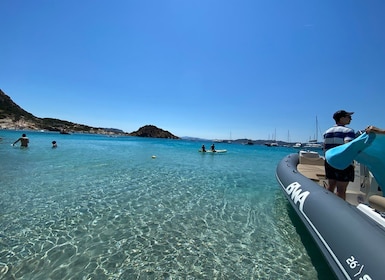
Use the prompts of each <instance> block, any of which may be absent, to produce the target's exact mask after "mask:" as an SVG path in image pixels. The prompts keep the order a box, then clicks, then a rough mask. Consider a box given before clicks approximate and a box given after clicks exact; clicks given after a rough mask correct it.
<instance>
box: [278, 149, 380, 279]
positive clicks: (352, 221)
mask: <svg viewBox="0 0 385 280" xmlns="http://www.w3.org/2000/svg"><path fill="white" fill-rule="evenodd" d="M324 160H325V158H324V157H323V156H321V155H319V154H318V153H317V152H312V151H300V152H299V153H293V154H290V155H288V156H286V157H285V158H283V159H282V160H281V162H280V163H279V164H278V166H277V169H276V177H277V180H278V182H279V184H280V186H281V188H282V191H283V193H284V195H285V196H286V198H287V200H288V201H289V202H290V204H291V206H292V208H293V209H294V210H295V212H296V214H297V215H298V217H299V218H300V219H301V220H302V222H303V223H304V225H305V227H306V228H307V230H308V232H309V233H310V235H311V236H312V238H313V240H314V241H315V243H316V245H317V246H318V248H319V249H320V251H321V253H322V254H323V256H324V257H325V259H326V261H327V263H328V264H329V266H330V268H331V269H332V271H333V272H334V274H335V275H336V277H337V278H338V279H357V280H370V279H385V213H384V211H385V198H384V197H383V194H382V191H381V190H380V186H379V185H378V183H377V181H376V178H375V177H374V176H373V174H372V173H371V172H370V170H368V168H367V167H366V166H364V165H362V164H360V163H359V162H357V161H354V164H355V180H354V182H352V183H350V184H349V186H348V189H347V196H346V201H344V200H343V199H341V198H339V197H338V196H337V195H336V194H333V193H331V192H330V191H328V190H326V188H325V187H324V186H325V184H327V180H326V178H325V171H324ZM350 160H353V158H351V159H350ZM328 162H329V161H328ZM350 163H351V162H350ZM382 172H384V171H382Z"/></svg>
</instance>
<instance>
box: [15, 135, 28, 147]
mask: <svg viewBox="0 0 385 280" xmlns="http://www.w3.org/2000/svg"><path fill="white" fill-rule="evenodd" d="M19 141H20V143H21V144H20V147H25V148H26V147H28V144H29V139H28V137H27V135H26V134H25V133H23V135H21V137H20V138H19V139H17V140H16V141H15V142H13V144H12V146H15V144H16V143H17V142H19Z"/></svg>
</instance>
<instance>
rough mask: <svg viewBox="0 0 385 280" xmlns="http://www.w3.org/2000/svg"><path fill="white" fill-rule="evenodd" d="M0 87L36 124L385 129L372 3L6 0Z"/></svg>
mask: <svg viewBox="0 0 385 280" xmlns="http://www.w3.org/2000/svg"><path fill="white" fill-rule="evenodd" d="M0 11H2V17H1V24H0V34H1V44H0V65H1V67H0V88H1V89H2V90H3V91H4V92H5V93H6V94H7V95H9V96H10V97H11V98H12V99H13V100H14V101H15V102H16V103H17V104H18V105H20V106H21V107H22V108H24V109H25V110H27V111H29V112H30V113H32V114H34V115H35V116H37V117H52V118H58V119H63V120H68V121H72V122H76V123H82V124H87V125H91V126H97V127H114V128H120V129H122V130H124V131H127V132H131V131H134V130H137V129H138V128H139V127H141V126H143V125H147V124H152V125H156V126H157V127H159V128H162V129H165V130H168V131H170V132H171V133H173V134H175V135H177V136H195V137H202V138H209V139H217V138H218V139H223V138H225V139H228V138H230V136H231V138H232V139H238V138H250V139H272V138H274V135H276V136H275V138H276V139H277V140H284V141H287V140H291V141H293V142H295V141H303V142H304V141H307V140H309V138H313V137H315V135H316V129H315V119H316V117H317V118H318V124H319V133H318V138H319V139H320V138H321V136H320V134H321V133H322V132H323V131H324V130H326V129H327V128H328V127H329V126H331V125H333V119H332V115H333V113H334V112H335V111H336V110H338V109H345V110H348V111H354V112H355V114H354V115H353V121H352V123H351V125H350V126H351V127H352V128H354V129H356V130H358V129H362V128H364V127H366V126H367V125H369V124H372V125H376V126H379V127H382V128H385V118H384V116H385V114H384V105H385V17H384V16H383V13H384V11H385V2H384V1H382V0H372V1H359V0H353V1H351V0H349V1H348V0H341V1H334V0H333V1H332V0H322V1H321V0H319V1H308V0H290V1H289V0H286V1H278V0H277V1H274V0H272V1H262V0H240V1H239V0H237V1H233V0H229V1H223V0H195V1H191V0H190V1H189V0H183V1H182V0H147V1H146V0H143V1H139V0H138V1H130V0H114V1H104V0H99V1H98V0H96V1H95V0H82V1H78V0H76V1H75V0H66V1H59V0H57V1H53V0H34V1H29V0H20V1H14V0H2V1H0Z"/></svg>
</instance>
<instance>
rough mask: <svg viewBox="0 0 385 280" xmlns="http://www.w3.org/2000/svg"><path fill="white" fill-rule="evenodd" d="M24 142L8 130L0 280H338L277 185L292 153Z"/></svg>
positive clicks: (187, 144) (1, 150) (0, 204)
mask: <svg viewBox="0 0 385 280" xmlns="http://www.w3.org/2000/svg"><path fill="white" fill-rule="evenodd" d="M24 132H25V131H24ZM22 133H23V132H22V131H10V130H0V137H1V140H0V188H1V192H0V279H28V280H29V279H307V280H308V279H333V274H332V272H331V271H330V270H329V268H328V266H327V264H326V263H325V261H324V259H323V258H322V256H321V254H320V253H319V251H318V249H317V248H316V247H315V245H314V243H313V242H312V240H311V237H310V236H309V235H308V234H307V232H306V230H305V229H304V227H303V225H302V224H301V222H300V221H299V219H297V217H296V216H295V214H294V211H292V210H291V209H290V206H289V203H288V202H287V201H286V199H285V197H284V195H283V194H282V192H281V190H280V189H279V186H278V183H277V182H276V179H275V168H276V165H277V163H278V162H279V161H280V160H281V159H282V158H283V157H284V156H285V155H286V154H288V153H292V152H295V150H294V149H291V148H283V147H265V146H259V145H253V146H249V145H240V144H227V143H216V147H217V149H227V150H228V152H227V153H225V154H202V153H199V152H198V149H199V148H200V147H201V145H202V144H205V145H206V147H209V146H210V145H211V143H210V142H206V143H204V142H194V141H187V140H168V139H149V138H138V137H107V136H101V135H84V134H71V135H60V134H58V133H46V132H44V133H43V132H29V131H27V132H25V133H27V136H28V137H29V139H30V146H29V147H28V148H27V149H22V148H20V147H19V146H17V147H16V146H15V147H12V146H11V144H12V143H13V142H14V141H15V140H16V139H18V138H19V137H20V136H21V134H22ZM53 140H56V141H57V143H58V147H57V148H56V149H52V148H51V142H52V141H53ZM152 156H155V158H153V157H152Z"/></svg>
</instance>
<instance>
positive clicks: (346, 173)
mask: <svg viewBox="0 0 385 280" xmlns="http://www.w3.org/2000/svg"><path fill="white" fill-rule="evenodd" d="M325 175H326V178H327V179H332V180H333V179H334V180H337V181H340V182H349V181H350V182H354V166H353V165H352V164H351V165H349V166H348V167H347V168H345V169H343V170H340V169H336V168H334V167H333V166H331V165H329V164H328V163H327V162H326V160H325Z"/></svg>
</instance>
